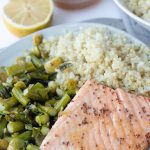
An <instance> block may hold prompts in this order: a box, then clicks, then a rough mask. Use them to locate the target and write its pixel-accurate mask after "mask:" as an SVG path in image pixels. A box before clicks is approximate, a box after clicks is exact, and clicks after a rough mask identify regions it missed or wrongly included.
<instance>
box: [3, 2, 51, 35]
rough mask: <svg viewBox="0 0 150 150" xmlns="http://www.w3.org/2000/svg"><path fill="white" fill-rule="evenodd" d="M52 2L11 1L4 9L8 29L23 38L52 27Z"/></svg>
mask: <svg viewBox="0 0 150 150" xmlns="http://www.w3.org/2000/svg"><path fill="white" fill-rule="evenodd" d="M52 14H53V2H52V0H10V1H9V2H8V3H7V4H6V5H5V6H4V9H3V18H4V22H5V24H6V26H7V27H8V29H9V30H10V31H11V32H12V33H13V34H15V35H16V36H18V37H23V36H25V35H28V34H30V33H33V32H35V31H37V30H40V29H43V28H46V27H48V26H50V25H51V22H52V21H51V20H52Z"/></svg>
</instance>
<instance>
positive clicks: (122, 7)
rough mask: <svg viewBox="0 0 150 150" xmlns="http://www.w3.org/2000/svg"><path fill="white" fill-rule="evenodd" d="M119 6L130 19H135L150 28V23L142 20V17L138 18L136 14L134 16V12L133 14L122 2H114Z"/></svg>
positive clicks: (116, 0)
mask: <svg viewBox="0 0 150 150" xmlns="http://www.w3.org/2000/svg"><path fill="white" fill-rule="evenodd" d="M113 1H114V2H115V3H116V4H117V6H119V8H120V9H122V10H123V11H124V12H125V13H126V14H127V15H129V16H130V17H132V18H133V19H135V20H137V21H138V22H140V23H142V24H143V25H145V26H149V27H150V23H149V22H148V21H146V20H144V19H142V18H141V17H139V16H137V15H136V14H134V13H133V12H131V11H130V10H129V9H128V8H127V7H125V6H124V5H123V4H122V2H121V0H113Z"/></svg>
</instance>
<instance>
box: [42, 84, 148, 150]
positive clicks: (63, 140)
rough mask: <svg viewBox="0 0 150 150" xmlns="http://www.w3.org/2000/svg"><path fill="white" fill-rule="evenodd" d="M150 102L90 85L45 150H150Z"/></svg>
mask: <svg viewBox="0 0 150 150" xmlns="http://www.w3.org/2000/svg"><path fill="white" fill-rule="evenodd" d="M149 102H150V100H149V98H143V97H136V96H134V95H133V94H129V93H126V92H124V91H123V90H121V89H117V90H113V89H110V88H107V87H104V86H103V85H98V84H97V83H95V82H94V81H87V82H86V83H85V84H84V86H83V87H82V88H81V89H80V91H79V92H78V94H77V95H76V96H75V98H74V99H73V102H71V103H70V104H69V105H68V106H67V108H66V109H65V111H64V113H62V116H60V117H59V118H58V120H57V121H56V123H55V125H54V126H53V127H52V129H51V131H50V132H49V133H48V135H47V136H46V138H45V139H44V141H43V143H42V145H41V150H58V149H59V150H91V149H92V150H93V149H94V150H105V149H106V150H135V149H136V150H146V149H147V148H148V144H149V138H150V132H149V130H150V116H149V113H150V109H149ZM147 104H148V105H147ZM139 111H140V112H141V111H142V112H141V114H140V115H138V112H139ZM141 116H142V117H141ZM144 122H145V123H146V122H147V123H146V124H144V125H143V124H142V123H144Z"/></svg>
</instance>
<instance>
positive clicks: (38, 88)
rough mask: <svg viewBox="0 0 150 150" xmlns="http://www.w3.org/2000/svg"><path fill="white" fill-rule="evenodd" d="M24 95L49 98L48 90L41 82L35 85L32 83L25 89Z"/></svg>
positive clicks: (34, 98)
mask: <svg viewBox="0 0 150 150" xmlns="http://www.w3.org/2000/svg"><path fill="white" fill-rule="evenodd" d="M24 95H25V96H26V97H28V98H31V99H33V100H40V101H41V100H47V99H48V91H47V90H46V88H44V86H43V85H42V84H41V83H36V84H35V85H30V86H29V87H28V88H27V89H26V90H25V91H24Z"/></svg>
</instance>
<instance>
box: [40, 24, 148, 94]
mask: <svg viewBox="0 0 150 150" xmlns="http://www.w3.org/2000/svg"><path fill="white" fill-rule="evenodd" d="M41 49H45V50H47V51H49V57H50V59H51V58H54V57H61V58H62V59H63V60H64V61H65V63H64V66H66V67H64V69H60V68H59V69H57V76H56V82H57V84H59V85H60V87H61V88H63V89H66V88H67V85H68V82H69V81H70V80H74V81H75V82H76V83H77V86H78V87H81V86H82V85H83V83H84V82H85V81H86V80H88V79H91V78H93V79H95V80H96V81H97V82H99V83H103V84H104V85H107V86H110V87H112V88H118V87H120V88H124V89H126V90H127V91H130V92H132V91H133V92H135V93H138V94H141V95H145V96H150V48H148V47H146V46H144V45H141V44H136V43H135V42H132V41H131V40H130V39H128V38H127V37H126V36H125V35H123V34H121V33H112V32H111V31H110V30H109V29H107V28H103V27H102V28H95V27H92V28H88V29H84V31H80V32H79V33H67V34H65V35H63V36H58V37H53V38H50V39H49V40H45V41H44V43H43V44H42V45H41Z"/></svg>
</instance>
